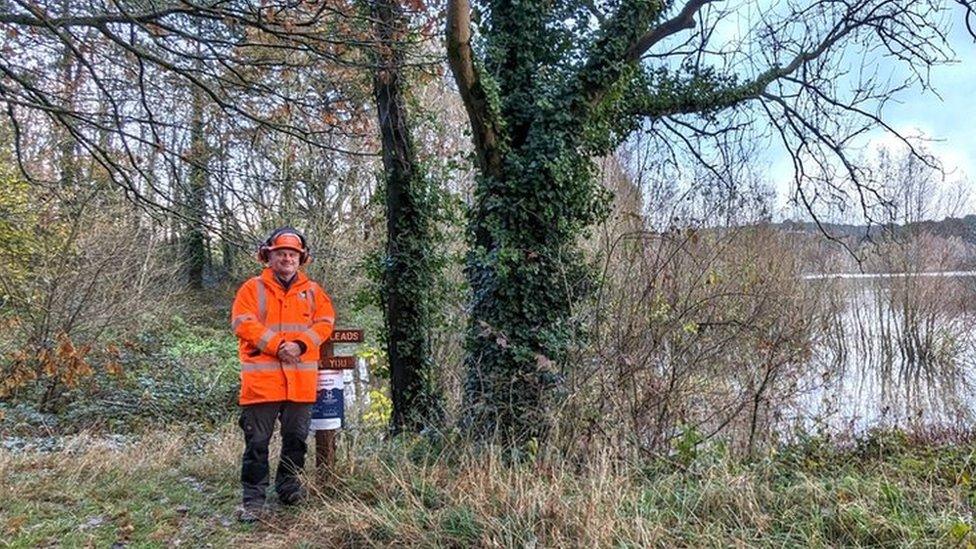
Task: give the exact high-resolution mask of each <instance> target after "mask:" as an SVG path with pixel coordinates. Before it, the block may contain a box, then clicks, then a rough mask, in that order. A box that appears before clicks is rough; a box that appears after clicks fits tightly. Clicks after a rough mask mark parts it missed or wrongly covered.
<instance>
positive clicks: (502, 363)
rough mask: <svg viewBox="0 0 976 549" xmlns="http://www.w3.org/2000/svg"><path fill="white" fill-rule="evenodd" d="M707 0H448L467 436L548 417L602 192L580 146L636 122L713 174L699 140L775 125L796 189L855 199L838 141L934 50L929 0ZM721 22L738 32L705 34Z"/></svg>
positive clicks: (543, 428) (540, 427)
mask: <svg viewBox="0 0 976 549" xmlns="http://www.w3.org/2000/svg"><path fill="white" fill-rule="evenodd" d="M720 6H721V3H719V2H712V1H710V0H689V1H688V2H687V3H685V4H684V5H674V4H671V3H667V2H658V1H654V0H608V1H592V0H581V1H571V0H564V1H556V2H553V1H519V2H513V1H510V0H482V1H478V0H476V1H475V2H474V3H473V5H472V2H470V1H469V0H450V1H449V2H448V9H447V29H446V34H447V38H446V47H447V54H448V61H449V64H450V67H451V69H452V71H453V74H454V77H455V80H456V82H457V86H458V91H459V93H460V96H461V98H462V100H463V102H464V104H465V107H466V110H467V113H468V117H469V120H470V124H471V130H472V140H473V142H474V146H475V149H476V153H477V155H476V156H477V165H478V169H479V172H480V177H479V179H478V183H477V188H476V191H475V198H474V204H473V206H472V214H471V217H470V221H469V245H470V252H469V256H468V260H467V276H468V279H469V281H470V284H471V288H472V303H471V315H472V316H471V319H470V330H469V333H468V336H467V368H468V372H469V375H468V384H467V390H466V393H467V399H468V404H469V406H470V408H469V409H470V418H469V419H470V421H471V424H472V426H473V427H474V428H475V430H476V433H478V434H480V435H481V436H490V435H492V434H495V433H498V434H500V435H501V436H502V437H503V438H504V439H506V440H507V441H509V442H511V443H519V442H521V441H525V440H528V439H530V438H533V437H542V436H545V434H546V433H547V431H548V429H549V426H550V423H551V422H550V419H549V418H550V416H551V414H550V413H549V412H550V411H551V409H552V407H551V404H552V403H553V402H554V401H555V400H559V396H560V392H561V391H560V387H561V385H562V378H563V376H564V375H565V374H566V373H567V365H568V364H569V360H570V356H571V354H572V352H573V345H574V343H575V342H576V341H578V340H579V338H581V337H582V336H583V330H581V327H580V326H578V325H576V323H575V321H574V318H573V307H574V304H576V303H578V302H580V301H581V300H584V299H586V297H587V295H588V294H589V293H590V290H591V288H592V285H591V282H590V277H589V276H588V275H587V272H586V269H585V266H584V264H583V262H582V260H581V258H580V256H579V254H578V252H577V249H576V242H577V240H578V239H579V238H581V237H583V236H584V235H585V234H586V228H587V227H588V226H589V225H590V224H592V223H593V222H594V221H596V220H598V219H600V218H601V217H602V216H603V215H604V212H605V204H606V202H607V200H606V197H605V196H604V194H605V193H604V191H603V190H602V189H601V188H600V187H599V186H598V184H597V183H596V179H595V177H594V166H593V163H592V161H591V158H594V157H597V156H601V155H604V154H606V153H607V152H609V151H611V150H612V149H613V148H614V147H615V146H617V145H618V144H619V143H620V142H621V141H622V140H623V139H625V138H626V137H627V136H628V135H629V134H631V133H632V132H633V131H635V130H636V129H638V128H639V127H640V128H643V129H644V130H645V131H648V132H650V133H652V134H654V135H655V136H657V137H658V138H659V139H662V140H664V142H665V143H666V144H667V146H668V147H670V148H671V149H672V150H675V151H677V150H685V151H688V152H689V153H690V156H691V157H693V158H695V159H697V160H698V161H701V162H703V163H704V164H705V165H706V166H707V167H708V168H709V169H711V170H713V171H714V172H715V174H716V175H717V176H719V177H721V176H722V169H721V168H722V166H721V154H718V155H717V156H718V158H719V159H720V160H719V161H718V162H717V163H716V162H712V161H711V160H710V157H709V154H708V153H709V152H710V151H711V152H714V151H719V153H721V151H723V150H727V148H728V147H729V145H730V144H731V143H733V142H735V141H736V140H737V138H738V139H739V140H741V138H742V136H743V135H744V134H743V133H742V132H743V128H748V127H750V126H752V127H757V128H759V129H762V128H771V130H770V132H771V133H772V134H773V135H775V136H777V138H778V139H779V140H780V141H781V143H782V144H783V146H784V147H785V148H786V149H787V150H788V151H789V152H790V153H791V155H792V156H793V158H794V160H795V165H796V184H797V185H796V189H797V194H798V198H799V200H801V201H803V202H805V203H809V201H810V196H809V194H808V193H809V192H810V191H811V189H812V190H814V191H816V192H829V191H831V190H833V191H834V192H835V193H836V194H839V195H843V196H847V195H848V194H850V195H851V196H853V197H854V200H858V201H860V203H862V204H866V203H868V202H870V200H871V196H872V189H871V188H870V187H869V186H868V185H866V184H865V183H864V182H863V180H862V178H861V172H860V169H859V168H858V166H857V165H856V162H854V161H853V160H852V159H851V158H850V155H849V153H848V152H847V151H848V147H849V145H850V142H851V139H852V138H853V137H855V136H856V135H858V134H859V133H862V132H863V131H865V130H866V129H868V128H871V127H874V126H878V125H880V126H882V127H885V128H887V126H885V124H884V122H883V120H882V118H881V117H880V115H879V114H878V111H877V108H878V106H879V105H883V103H884V101H885V100H887V99H888V98H889V97H890V96H891V94H892V93H893V92H895V91H897V90H898V89H900V88H901V87H903V86H904V85H907V84H911V83H912V82H915V81H919V80H924V78H925V77H926V72H925V70H926V69H927V67H930V66H932V65H933V64H935V63H938V62H939V61H943V60H946V59H947V54H946V50H945V45H944V40H943V35H942V33H941V31H940V30H939V24H940V23H941V22H942V15H943V14H944V11H945V10H944V9H943V7H941V6H940V5H939V4H936V3H930V2H916V1H911V0H896V1H890V0H849V1H843V2H833V1H831V2H828V1H813V2H810V3H808V4H806V5H803V6H798V5H796V4H789V5H786V6H768V7H764V6H763V5H760V4H759V3H754V4H750V5H749V6H748V7H749V11H750V13H753V14H756V15H755V16H754V17H752V18H751V19H748V18H746V19H747V21H746V23H745V24H744V26H742V25H740V27H742V28H739V29H719V28H718V26H719V24H720V23H722V22H723V20H727V16H728V15H730V13H729V12H728V11H723V10H722V9H720ZM731 9H733V8H729V10H731ZM735 9H739V10H744V8H743V7H736V8H735ZM750 25H751V26H750ZM717 30H723V31H726V32H724V34H725V35H728V34H729V32H728V31H731V32H733V33H737V34H740V35H741V37H740V38H736V39H733V40H731V41H729V42H728V43H724V44H723V43H719V42H720V40H719V39H718V38H716V34H718V33H717V32H716V31H717ZM865 45H866V46H867V48H866V49H865ZM848 46H850V51H849V50H848ZM854 48H856V49H854ZM872 48H874V49H872ZM852 52H853V53H852ZM876 52H882V53H876ZM882 55H883V56H885V57H889V58H893V59H896V60H901V61H904V62H905V63H907V65H908V66H909V68H910V70H911V71H912V74H911V76H910V80H911V81H910V82H908V83H907V84H902V83H898V84H894V85H888V84H887V83H886V82H885V81H884V80H883V79H881V78H879V77H877V76H876V75H875V74H873V73H872V72H871V71H870V67H871V64H872V62H874V61H876V56H882ZM852 57H853V58H854V59H853V61H854V62H853V63H852V59H851V58H852ZM858 62H860V66H859V65H858ZM852 67H853V69H860V70H861V72H860V73H859V74H858V73H855V74H854V75H849V74H848V73H849V72H850V68H852ZM845 82H846V83H848V84H849V86H841V83H845ZM842 88H844V89H842ZM847 88H849V89H847ZM760 119H762V120H765V121H766V124H768V126H761V125H757V124H755V122H754V121H756V120H760ZM888 129H890V128H888ZM675 154H677V153H675ZM712 158H714V157H712ZM848 184H849V186H847V187H845V185H848Z"/></svg>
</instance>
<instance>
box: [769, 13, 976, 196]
mask: <svg viewBox="0 0 976 549" xmlns="http://www.w3.org/2000/svg"><path fill="white" fill-rule="evenodd" d="M951 23H952V28H951V31H950V33H949V36H948V38H949V45H950V47H951V48H952V49H953V50H954V51H955V56H956V62H955V63H953V64H951V65H942V66H937V67H934V68H933V69H932V72H931V75H930V76H931V82H930V83H931V87H932V88H933V90H922V89H920V88H918V87H917V88H915V89H910V90H904V91H903V92H902V93H900V94H898V95H897V96H896V99H897V101H895V102H892V103H890V104H888V105H887V107H886V109H885V110H884V111H883V115H884V119H885V120H886V121H887V122H888V123H889V124H890V125H891V126H892V127H893V128H895V129H897V130H898V131H899V132H902V133H904V134H906V135H923V136H925V137H926V138H927V139H928V140H931V141H929V142H927V143H926V147H928V149H929V150H930V151H931V152H932V153H933V154H935V155H936V156H937V157H938V158H939V159H940V160H941V162H942V163H943V166H944V168H945V169H946V171H947V177H946V179H947V181H949V182H957V181H958V180H959V179H961V178H964V179H968V180H970V181H971V183H972V185H971V186H970V188H971V192H972V193H973V194H974V195H976V42H974V39H973V37H972V36H970V34H969V33H968V31H967V30H966V26H965V10H964V9H963V8H962V6H958V5H954V6H953V8H952V18H951ZM973 24H974V25H976V17H974V21H973ZM886 63H890V66H888V67H885V66H883V65H882V66H880V67H879V68H880V69H881V71H882V72H883V71H885V70H886V69H887V70H889V71H891V72H892V74H893V75H896V76H898V75H904V74H906V70H907V69H905V68H904V67H902V66H900V65H899V64H897V63H895V62H893V61H889V62H886ZM897 141H898V140H897V138H895V137H893V136H891V135H890V134H889V135H886V134H885V132H882V131H880V130H879V131H876V132H873V133H872V134H871V136H870V141H869V144H871V145H873V144H875V143H876V144H880V145H887V146H889V147H892V146H898V144H897ZM770 159H771V165H770V178H771V179H772V181H773V185H774V188H776V190H777V194H778V195H779V197H780V199H781V201H783V202H785V200H786V198H788V197H787V195H788V188H789V186H790V183H789V181H790V178H791V176H792V164H791V163H790V161H789V159H788V157H787V156H786V155H785V153H783V152H782V151H770ZM970 213H976V196H974V197H973V199H972V200H970V201H969V202H968V204H966V205H965V206H964V207H963V208H962V211H960V212H959V213H958V215H965V214H970Z"/></svg>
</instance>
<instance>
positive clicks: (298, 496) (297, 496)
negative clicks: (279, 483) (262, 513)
mask: <svg viewBox="0 0 976 549" xmlns="http://www.w3.org/2000/svg"><path fill="white" fill-rule="evenodd" d="M307 497H308V492H306V491H305V488H304V487H302V486H299V487H298V488H295V489H294V490H292V491H290V492H285V493H284V494H278V501H280V502H281V504H282V505H298V504H300V503H302V502H303V501H305V498H307Z"/></svg>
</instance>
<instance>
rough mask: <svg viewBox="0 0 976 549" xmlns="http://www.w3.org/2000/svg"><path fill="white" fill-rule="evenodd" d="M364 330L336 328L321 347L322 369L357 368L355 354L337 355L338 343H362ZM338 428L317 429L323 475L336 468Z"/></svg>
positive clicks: (318, 464)
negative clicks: (336, 346) (336, 345)
mask: <svg viewBox="0 0 976 549" xmlns="http://www.w3.org/2000/svg"><path fill="white" fill-rule="evenodd" d="M362 342H363V331H362V330H356V329H352V330H335V331H333V332H332V336H331V337H330V338H329V340H328V341H326V342H325V343H323V344H322V346H321V347H320V348H319V353H320V354H319V356H320V358H319V369H320V370H355V368H356V357H355V356H335V344H336V343H362ZM338 433H339V430H338V429H330V430H321V431H320V430H316V431H315V467H316V469H318V472H319V473H320V474H323V475H326V476H328V475H331V474H332V473H333V470H334V469H335V454H336V435H337V434H338Z"/></svg>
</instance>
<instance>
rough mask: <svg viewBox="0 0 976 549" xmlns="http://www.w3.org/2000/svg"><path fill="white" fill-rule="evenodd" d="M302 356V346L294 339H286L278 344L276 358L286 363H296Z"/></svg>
mask: <svg viewBox="0 0 976 549" xmlns="http://www.w3.org/2000/svg"><path fill="white" fill-rule="evenodd" d="M301 356H302V348H301V347H299V346H298V344H297V343H295V342H294V341H286V342H284V343H282V344H281V345H279V346H278V359H279V360H281V361H282V362H284V363H286V364H295V363H297V362H298V361H299V360H300V359H301Z"/></svg>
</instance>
